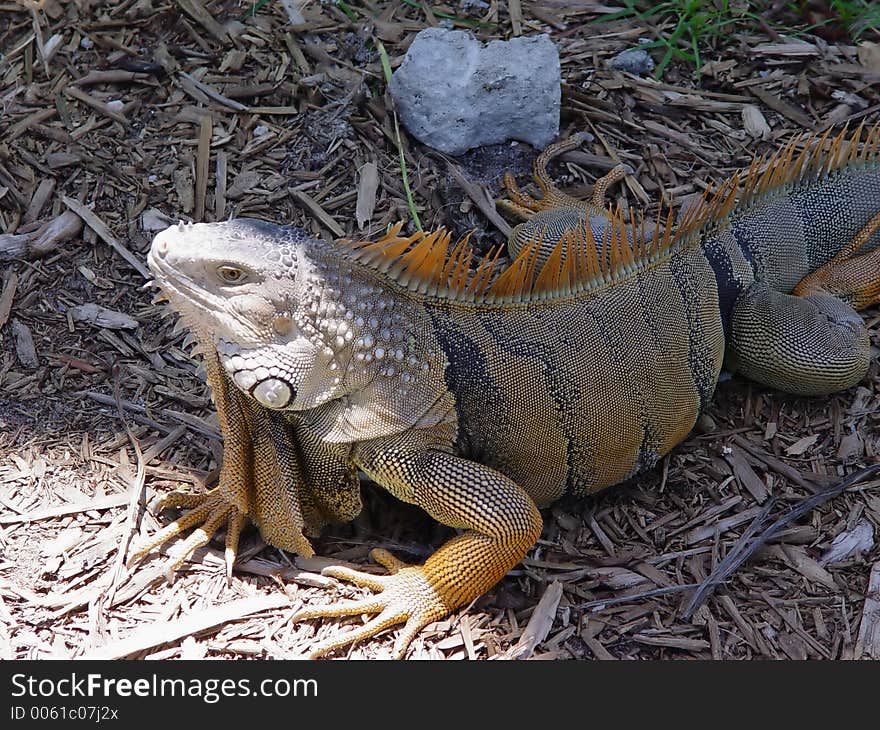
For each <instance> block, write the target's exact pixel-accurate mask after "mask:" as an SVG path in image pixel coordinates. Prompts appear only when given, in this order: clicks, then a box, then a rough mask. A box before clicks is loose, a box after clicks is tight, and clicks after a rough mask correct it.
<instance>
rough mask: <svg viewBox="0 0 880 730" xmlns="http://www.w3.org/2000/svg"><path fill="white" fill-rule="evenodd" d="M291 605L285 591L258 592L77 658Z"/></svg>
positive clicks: (112, 655)
mask: <svg viewBox="0 0 880 730" xmlns="http://www.w3.org/2000/svg"><path fill="white" fill-rule="evenodd" d="M286 606H290V599H289V598H288V597H287V596H285V595H279V594H273V595H269V596H255V597H253V598H241V599H239V600H237V601H230V602H229V603H224V604H223V605H222V606H215V607H213V608H208V609H205V610H202V611H199V612H198V613H193V614H190V615H189V616H184V617H183V618H181V619H178V620H177V621H156V622H155V623H151V624H147V625H146V626H143V627H141V628H139V629H136V630H135V631H133V632H132V633H131V634H130V635H129V636H127V637H126V638H124V639H121V640H119V641H114V642H113V643H111V644H107V645H106V646H102V647H100V648H99V649H94V650H92V651H89V652H86V653H85V654H83V655H82V656H79V657H77V659H121V658H122V657H126V656H130V655H132V654H137V653H138V652H142V651H145V650H147V649H152V648H153V647H154V646H159V645H160V644H168V643H170V642H172V641H176V640H177V639H182V638H183V637H184V636H191V635H193V634H197V633H199V632H201V631H205V630H206V629H210V628H212V627H214V626H219V625H221V624H227V623H229V622H231V621H237V620H239V619H242V618H246V617H247V616H250V615H252V614H255V613H260V612H261V611H272V610H274V609H277V608H284V607H286Z"/></svg>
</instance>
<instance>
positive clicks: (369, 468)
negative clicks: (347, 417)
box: [294, 432, 542, 658]
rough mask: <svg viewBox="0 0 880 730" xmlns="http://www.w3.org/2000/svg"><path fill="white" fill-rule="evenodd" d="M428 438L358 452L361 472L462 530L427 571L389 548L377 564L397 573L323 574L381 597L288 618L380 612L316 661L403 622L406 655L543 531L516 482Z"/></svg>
mask: <svg viewBox="0 0 880 730" xmlns="http://www.w3.org/2000/svg"><path fill="white" fill-rule="evenodd" d="M426 435H427V434H426V433H425V432H408V433H406V434H403V435H401V436H397V437H394V438H392V439H381V440H378V441H376V442H369V443H368V444H366V445H363V444H362V445H361V446H360V447H359V449H358V452H357V454H356V461H357V462H358V465H359V466H360V467H361V469H363V471H364V472H366V473H367V474H368V475H369V476H371V477H372V478H373V479H374V480H375V481H376V482H377V483H379V484H381V485H382V486H383V487H385V488H386V489H388V490H389V491H390V492H391V493H393V494H394V495H396V496H397V497H399V498H400V499H402V500H404V501H406V502H410V503H413V504H417V505H419V506H420V507H422V508H423V509H424V510H425V511H426V512H428V513H429V514H430V515H431V516H432V517H434V518H435V519H437V520H438V521H440V522H442V523H444V524H446V525H450V526H451V527H457V528H461V529H464V530H465V532H463V533H462V534H460V535H458V536H456V537H454V538H453V539H451V540H449V542H447V543H445V544H444V545H443V546H442V547H441V548H440V549H439V550H437V552H435V553H434V554H433V555H432V556H431V557H430V558H428V560H427V561H426V562H425V564H424V565H419V566H416V565H406V564H405V563H403V562H401V561H399V560H397V559H395V558H393V557H392V556H391V555H390V554H389V553H387V552H386V551H374V553H373V556H374V558H375V559H376V560H377V561H378V562H380V563H382V564H383V565H385V566H386V567H388V568H389V569H391V570H393V571H394V572H393V573H392V574H391V575H385V576H377V575H372V574H369V573H362V572H359V571H353V570H347V569H344V568H334V569H328V570H326V571H325V572H326V573H328V574H329V575H332V576H335V577H337V578H340V579H342V580H347V581H350V582H352V583H354V584H356V585H359V586H364V587H367V588H370V589H372V590H374V591H377V594H376V595H374V596H372V597H370V598H366V599H363V600H359V601H342V602H339V603H334V604H331V605H328V606H323V607H318V608H309V609H305V610H303V611H300V612H299V613H297V614H296V615H295V616H294V620H301V619H309V618H318V617H329V616H351V615H360V614H363V613H376V614H378V615H377V616H375V617H374V618H373V619H371V620H370V621H369V622H368V623H367V624H365V625H364V626H361V627H359V628H356V629H353V630H351V631H349V632H346V633H343V634H341V635H338V636H335V637H331V638H329V639H325V640H324V641H322V642H320V643H319V644H318V645H317V646H316V647H314V649H313V650H312V656H321V655H323V654H327V653H329V652H331V651H333V650H335V649H338V648H340V647H343V646H346V645H347V644H350V643H352V642H354V641H359V640H361V639H365V638H368V637H371V636H375V635H376V634H378V633H379V632H380V631H383V630H384V629H387V628H389V627H391V626H394V625H396V624H400V623H402V624H404V626H403V629H402V631H401V632H400V634H399V635H398V637H397V639H396V641H395V643H394V651H393V653H394V656H395V658H402V657H403V655H404V654H405V652H406V649H407V647H408V646H409V644H410V642H411V641H412V639H413V637H415V635H416V634H417V633H418V631H419V630H420V629H421V628H422V627H424V626H425V625H427V624H428V623H430V622H431V621H435V620H437V619H439V618H442V617H443V616H446V615H448V614H449V613H450V612H451V611H454V610H455V609H456V608H459V607H460V606H464V605H466V604H467V603H469V602H470V601H472V600H473V599H474V598H476V597H477V596H480V595H481V594H483V593H484V592H485V591H487V590H488V589H489V588H491V587H492V586H493V585H494V584H495V583H497V582H498V581H499V580H500V579H501V578H502V577H503V576H504V575H505V574H506V573H507V572H508V571H509V570H510V569H511V568H512V567H513V566H514V565H516V564H517V563H518V562H519V561H520V560H521V559H522V558H523V556H524V555H525V554H526V552H527V551H528V549H529V548H530V547H531V546H532V545H533V544H534V543H535V541H536V540H537V539H538V537H539V536H540V534H541V525H542V521H541V515H540V513H539V512H538V508H537V506H536V505H535V502H534V501H533V500H532V498H531V497H529V495H528V494H526V492H525V491H524V490H523V489H522V488H521V487H520V486H519V485H518V484H516V483H515V482H514V481H512V480H511V479H509V478H508V477H506V476H504V475H503V474H501V473H500V472H497V471H495V470H494V469H491V468H489V467H487V466H483V465H482V464H478V463H476V462H473V461H468V460H467V459H463V458H461V457H458V456H455V455H453V454H451V453H448V452H446V451H442V450H438V449H436V448H432V447H431V445H430V443H429V441H430V439H429V438H426Z"/></svg>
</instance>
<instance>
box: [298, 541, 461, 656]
mask: <svg viewBox="0 0 880 730" xmlns="http://www.w3.org/2000/svg"><path fill="white" fill-rule="evenodd" d="M370 556H371V557H372V558H373V560H375V561H376V562H377V563H380V564H382V565H384V566H385V567H386V568H388V569H389V570H390V571H392V572H391V575H374V574H372V573H364V572H361V571H359V570H351V569H350V568H342V567H338V568H325V569H324V570H323V571H322V573H323V574H324V575H329V576H332V577H334V578H338V579H339V580H344V581H348V582H350V583H354V584H355V585H356V586H360V587H363V588H369V589H371V590H374V591H377V595H375V596H372V597H370V598H364V599H362V600H359V601H339V602H337V603H331V604H330V605H327V606H318V607H316V608H306V609H303V610H301V611H298V612H297V613H296V614H295V615H294V616H293V618H292V620H293V621H301V620H303V619H310V618H327V617H331V616H357V615H360V614H364V613H378V616H375V617H374V618H372V619H371V620H370V621H368V622H367V623H366V624H364V625H363V626H361V627H359V628H357V629H353V630H351V631H347V632H344V633H342V634H339V635H338V636H335V637H332V638H330V639H325V640H324V641H321V642H319V643H318V644H317V645H315V646H314V647H313V648H312V650H311V651H310V652H309V657H310V658H312V659H316V658H318V657H321V656H324V655H325V654H329V653H330V652H332V651H335V650H336V649H340V648H342V647H343V646H347V645H348V644H352V643H354V642H356V641H361V640H362V639H368V638H370V637H373V636H375V635H376V634H378V633H380V632H381V631H384V630H385V629H387V628H390V627H391V626H394V625H395V624H399V623H402V624H404V626H403V629H402V630H401V632H400V634H399V635H398V637H397V639H396V641H395V642H394V649H393V651H392V656H393V658H394V659H403V657H404V655H405V654H406V650H407V648H408V647H409V645H410V642H412V640H413V638H414V637H415V635H416V634H417V633H418V632H419V631H420V630H421V629H422V628H423V627H424V626H427V625H428V624H429V623H431V622H432V621H436V620H437V619H440V618H442V617H443V616H445V615H447V614H448V613H449V607H448V606H446V605H445V604H444V602H443V600H442V598H441V597H440V595H439V594H438V593H437V591H436V590H434V588H433V587H432V586H431V583H430V581H429V580H428V578H427V576H426V574H425V570H424V568H423V567H422V566H418V565H408V564H407V563H404V562H403V561H401V560H398V559H397V558H395V557H394V556H393V555H391V553H389V552H388V551H387V550H381V549H378V550H373V551H372V552H371V553H370Z"/></svg>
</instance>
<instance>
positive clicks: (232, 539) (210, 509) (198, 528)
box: [128, 490, 247, 577]
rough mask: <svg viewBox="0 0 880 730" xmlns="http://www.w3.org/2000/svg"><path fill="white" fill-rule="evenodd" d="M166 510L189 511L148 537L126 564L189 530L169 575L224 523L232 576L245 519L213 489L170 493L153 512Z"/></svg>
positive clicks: (226, 556)
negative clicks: (205, 491)
mask: <svg viewBox="0 0 880 730" xmlns="http://www.w3.org/2000/svg"><path fill="white" fill-rule="evenodd" d="M169 507H184V508H190V511H189V512H187V513H186V514H185V515H182V516H181V517H179V518H178V519H176V520H174V522H172V523H170V524H168V525H166V526H165V527H163V528H162V529H161V530H159V532H157V533H156V534H155V535H153V536H152V537H150V538H149V539H148V540H147V542H146V543H144V544H143V545H141V546H140V548H139V549H138V550H137V551H136V552H135V553H134V554H133V555H132V556H131V557H130V558H129V561H128V562H129V565H130V564H132V563H135V562H137V561H138V560H140V559H141V558H143V557H144V556H145V555H146V554H147V553H148V552H150V550H152V549H153V548H155V547H158V546H159V545H162V544H163V543H166V542H168V540H170V539H171V538H172V537H175V536H177V535H180V534H181V533H184V532H186V531H188V530H191V529H192V530H193V532H192V534H190V535H189V536H188V537H187V538H186V539H185V540H184V541H183V545H182V548H181V552H180V553H179V554H178V555H177V556H176V557H173V558H171V559H170V560H169V564H168V572H169V573H170V572H173V571H174V570H175V569H177V568H178V567H180V565H181V564H182V563H183V561H184V560H185V559H186V558H187V556H188V555H190V554H191V553H192V552H193V551H194V550H196V549H197V548H199V547H201V546H202V545H206V544H207V543H208V541H209V540H210V539H211V537H212V536H213V535H214V533H215V532H217V530H219V529H220V528H221V527H222V526H223V525H224V524H225V525H226V549H225V559H226V575H227V577H229V576H231V575H232V564H233V562H235V555H236V553H237V552H238V540H239V537H240V536H241V531H242V530H243V529H244V526H245V524H246V522H247V516H246V515H244V514H242V513H241V512H240V511H239V510H238V509H237V508H236V507H235V506H234V505H231V504H229V503H228V502H226V501H225V500H224V499H223V498H222V497H220V496H219V495H218V494H217V493H216V490H215V491H212V492H207V493H205V494H189V493H186V492H172V493H170V494H167V495H165V496H164V497H163V498H162V499H160V500H159V502H158V504H157V505H156V510H157V511H161V510H163V509H166V508H169Z"/></svg>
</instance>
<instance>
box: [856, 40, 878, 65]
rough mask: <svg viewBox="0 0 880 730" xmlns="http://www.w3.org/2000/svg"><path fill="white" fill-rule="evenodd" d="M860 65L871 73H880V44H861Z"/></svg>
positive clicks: (859, 52) (859, 51)
mask: <svg viewBox="0 0 880 730" xmlns="http://www.w3.org/2000/svg"><path fill="white" fill-rule="evenodd" d="M858 54H859V63H860V64H862V66H864V67H865V68H867V69H870V70H871V71H876V72H878V73H880V43H872V42H871V41H864V42H863V43H859V50H858Z"/></svg>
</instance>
